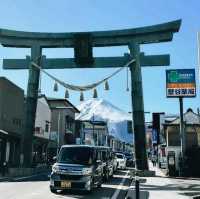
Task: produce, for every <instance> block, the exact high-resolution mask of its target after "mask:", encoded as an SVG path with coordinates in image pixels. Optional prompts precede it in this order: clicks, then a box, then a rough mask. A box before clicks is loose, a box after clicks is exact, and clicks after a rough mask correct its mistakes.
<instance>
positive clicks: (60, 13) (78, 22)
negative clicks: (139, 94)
mask: <svg viewBox="0 0 200 199" xmlns="http://www.w3.org/2000/svg"><path fill="white" fill-rule="evenodd" d="M199 7H200V2H199V1H198V0H190V1H187V0H176V1H174V0H167V1H161V0H154V1H149V0H138V1H133V0H124V1H122V0H109V1H108V0H58V1H51V0H6V1H2V2H1V12H0V28H6V29H14V30H24V31H34V32H76V31H96V30H114V29H125V28H134V27H140V26H147V25H154V24H158V23H164V22H168V21H172V20H177V19H182V25H181V29H180V32H179V33H177V34H175V35H174V39H173V41H172V42H168V43H162V44H156V45H143V46H141V50H142V51H144V52H145V53H146V54H165V53H169V54H170V55H171V65H170V66H169V67H152V68H150V67H148V68H143V69H142V75H143V93H144V108H145V111H150V112H167V113H178V112H179V103H178V99H168V98H166V94H165V86H166V83H165V70H166V69H174V68H196V69H197V63H198V60H197V32H198V31H200V14H199ZM127 51H128V49H127V47H115V48H104V49H94V55H95V56H115V55H123V54H124V53H126V52H127ZM29 54H30V50H29V49H12V48H3V47H0V58H25V56H26V55H29ZM43 54H44V55H46V56H47V57H72V56H73V51H72V50H71V49H45V50H43ZM0 65H1V66H0V75H1V76H6V77H7V78H8V79H10V80H11V81H13V82H14V83H15V84H17V85H19V86H20V87H21V88H23V89H25V90H26V87H27V81H28V71H24V70H20V71H15V70H9V71H5V70H3V69H2V61H0ZM114 70H115V69H97V70H93V69H84V70H83V69H82V70H80V69H74V70H51V71H49V72H50V73H51V74H53V75H55V76H56V77H58V78H59V79H61V80H63V81H65V82H67V83H73V84H78V85H85V84H88V83H93V82H95V81H97V80H100V79H102V78H104V77H105V76H107V75H109V74H110V73H112V72H113V71H114ZM83 74H84V75H83ZM197 79H198V77H197ZM197 82H198V81H197ZM53 83H54V82H53V81H52V80H50V79H49V78H48V77H46V76H45V75H42V92H43V93H44V94H46V95H47V96H52V97H63V96H64V89H63V88H60V89H59V92H58V93H54V92H53ZM109 83H110V88H111V90H110V91H109V92H106V91H104V90H103V88H102V86H100V87H99V88H98V94H99V97H100V98H104V99H106V100H108V101H110V102H111V103H113V104H114V105H116V106H118V107H120V108H121V109H123V110H125V111H131V98H130V92H126V71H123V72H121V73H119V74H118V75H116V76H115V77H114V78H112V79H111V80H110V81H109ZM91 97H92V92H86V93H85V98H86V99H90V98H91ZM70 101H71V102H72V103H74V104H75V105H78V104H79V93H76V92H70ZM189 107H191V108H193V109H194V110H195V111H196V109H197V107H200V97H199V89H198V90H197V97H196V98H192V99H191V98H190V99H184V109H185V110H186V109H187V108H189ZM147 120H150V116H147Z"/></svg>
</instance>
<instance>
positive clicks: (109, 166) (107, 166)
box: [97, 146, 114, 181]
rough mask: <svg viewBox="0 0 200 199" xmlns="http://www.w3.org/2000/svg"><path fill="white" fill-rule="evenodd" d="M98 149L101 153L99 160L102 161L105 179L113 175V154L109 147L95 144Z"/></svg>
mask: <svg viewBox="0 0 200 199" xmlns="http://www.w3.org/2000/svg"><path fill="white" fill-rule="evenodd" d="M97 149H98V151H100V153H101V160H102V162H103V176H104V180H105V181H107V180H108V179H109V178H110V177H112V176H113V172H114V167H113V155H112V149H111V148H110V147H104V146H97Z"/></svg>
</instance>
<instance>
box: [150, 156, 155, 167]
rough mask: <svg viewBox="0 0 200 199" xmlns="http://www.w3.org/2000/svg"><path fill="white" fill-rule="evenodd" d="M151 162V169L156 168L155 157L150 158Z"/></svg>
mask: <svg viewBox="0 0 200 199" xmlns="http://www.w3.org/2000/svg"><path fill="white" fill-rule="evenodd" d="M151 161H152V163H153V167H155V166H156V157H155V155H153V156H152V158H151Z"/></svg>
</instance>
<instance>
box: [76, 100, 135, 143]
mask: <svg viewBox="0 0 200 199" xmlns="http://www.w3.org/2000/svg"><path fill="white" fill-rule="evenodd" d="M77 108H78V109H79V110H80V114H78V115H77V116H76V119H77V120H95V121H105V122H107V125H108V131H109V135H112V136H114V137H115V138H117V139H118V140H121V141H122V142H126V143H132V142H133V135H132V134H130V133H128V128H127V123H128V121H131V120H132V117H131V115H130V114H128V113H126V112H125V111H123V110H121V109H119V108H118V107H116V106H114V105H112V104H111V103H110V102H108V101H106V100H103V99H92V100H88V101H85V102H83V103H81V104H80V105H79V106H78V107H77Z"/></svg>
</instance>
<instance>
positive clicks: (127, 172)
mask: <svg viewBox="0 0 200 199" xmlns="http://www.w3.org/2000/svg"><path fill="white" fill-rule="evenodd" d="M128 174H129V171H126V175H125V176H124V178H123V179H122V181H121V182H120V184H119V185H118V186H117V189H116V191H115V193H114V194H113V195H112V198H111V199H117V197H118V195H119V193H120V191H121V189H122V186H123V184H124V182H125V180H126V179H127V178H126V177H127V176H128Z"/></svg>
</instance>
